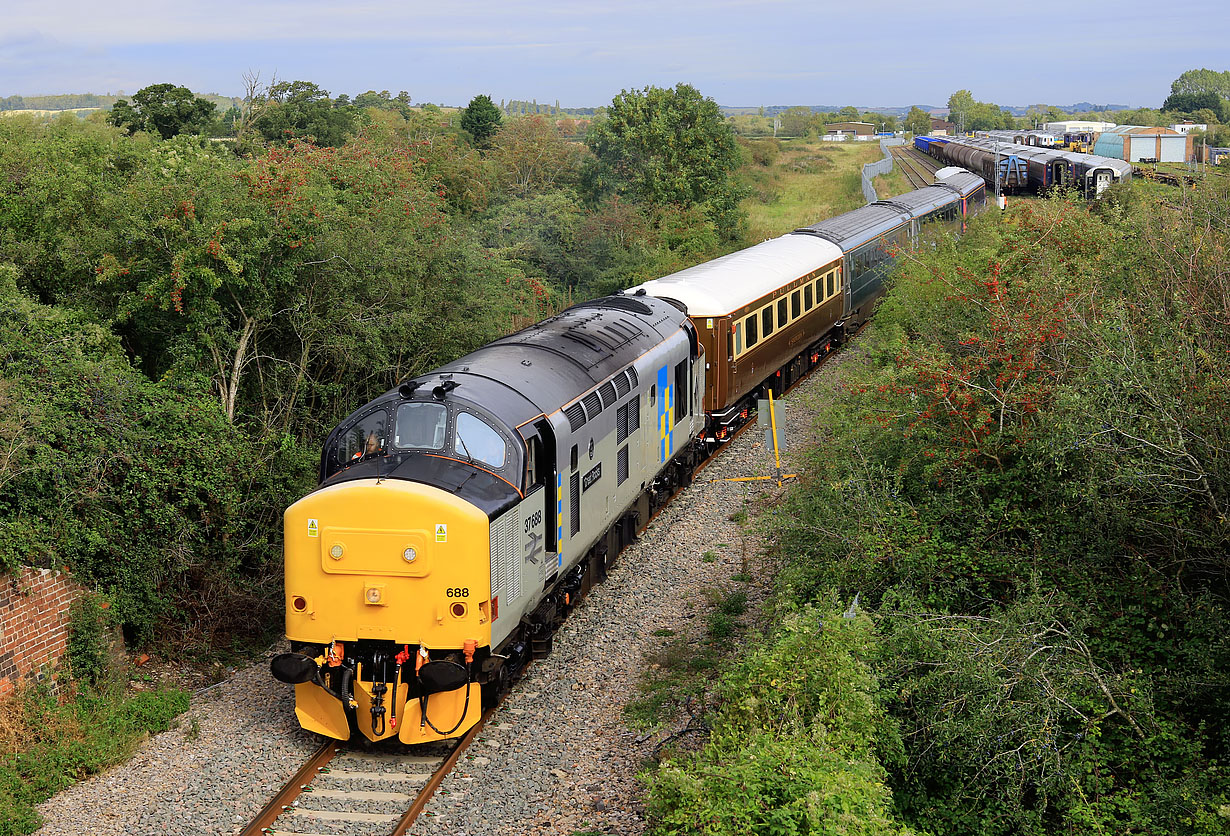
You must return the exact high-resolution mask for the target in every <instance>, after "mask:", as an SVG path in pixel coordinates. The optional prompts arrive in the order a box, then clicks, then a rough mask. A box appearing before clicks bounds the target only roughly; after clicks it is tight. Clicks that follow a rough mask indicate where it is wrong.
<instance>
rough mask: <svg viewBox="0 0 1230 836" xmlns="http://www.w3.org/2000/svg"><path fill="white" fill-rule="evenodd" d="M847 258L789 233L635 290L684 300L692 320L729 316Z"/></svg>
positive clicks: (809, 237)
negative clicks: (793, 282)
mask: <svg viewBox="0 0 1230 836" xmlns="http://www.w3.org/2000/svg"><path fill="white" fill-rule="evenodd" d="M839 258H841V249H840V248H839V247H838V246H837V245H836V244H834V243H832V242H831V241H826V240H824V239H823V238H818V237H816V236H814V235H783V236H782V237H780V238H771V239H769V240H768V241H764V242H763V243H760V244H756V245H755V246H753V247H748V248H747V249H745V250H739V251H738V252H733V253H731V254H730V255H724V256H722V257H721V258H715V259H714V260H713V261H706V262H705V263H704V264H697V265H696V266H695V267H689V268H687V269H686V270H680V271H679V272H678V273H671V274H670V275H669V276H663V277H662V278H660V279H652V280H650V281H647V282H645V283H644V284H639V285H637V286H636V287H631V288H629V289H628V290H626V291H624V292H625V293H635V292H636V291H637V290H639V289H641V288H644V290H645V292H646V293H647V294H649V295H650V296H657V297H659V298H663V299H674V300H676V301H679V302H682V303H683V304H684V305H685V306H687V309H688V315H689V316H725V315H726V314H729V313H731V312H733V311H737V310H738V309H739V308H742V307H743V306H744V305H747V304H750V303H751V302H754V301H756V300H757V299H759V298H760V297H762V296H764V295H765V294H767V293H770V292H772V291H774V290H776V289H777V288H779V287H781V286H783V285H785V284H787V283H789V282H791V281H794V280H795V279H797V278H800V277H801V276H805V275H807V274H808V273H810V272H811V271H812V270H816V269H818V268H820V267H823V266H824V265H826V264H830V263H832V262H834V261H836V260H837V259H839Z"/></svg>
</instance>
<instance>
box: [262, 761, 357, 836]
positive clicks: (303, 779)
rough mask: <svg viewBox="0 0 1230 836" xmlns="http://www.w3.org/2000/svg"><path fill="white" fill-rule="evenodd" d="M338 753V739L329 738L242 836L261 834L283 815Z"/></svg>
mask: <svg viewBox="0 0 1230 836" xmlns="http://www.w3.org/2000/svg"><path fill="white" fill-rule="evenodd" d="M335 754H337V741H336V740H327V741H325V742H324V743H322V744H321V746H320V748H319V749H317V750H316V754H314V755H312V757H311V758H309V759H308V761H307V763H305V764H304V765H303V766H301V767H299V771H298V772H296V773H295V774H294V775H293V776H292V777H291V779H290V780H289V781H287V782H286V786H284V787H282V789H280V790H278V794H277V795H275V796H274V797H273V799H272V800H271V801H270V802H269V803H268V804H266V805H265V807H264V809H263V810H261V811H260V812H259V813H257V815H256V818H254V819H252V823H251V824H249V825H248V826H247V827H245V828H244V829H243V830H242V831H240V836H260V834H262V833H264V832H265V831H266V830H268V829H269V827H270V826H271V825H272V824H273V822H274V819H276V818H277V817H278V816H280V815H282V813H283V812H285V811H286V808H288V807H290V806H291V805H292V804H293V803H294V801H295V799H296V798H298V797H299V795H300V794H301V793H302V792H303V788H304V787H305V786H307V785H308V783H310V782H311V780H312V779H313V778H315V777H316V775H317V773H319V772H320V770H321V768H322V767H323V766H324V765H325V764H327V763H328V762H329V761H331V760H333V756H334V755H335Z"/></svg>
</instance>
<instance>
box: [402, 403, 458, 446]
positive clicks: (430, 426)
mask: <svg viewBox="0 0 1230 836" xmlns="http://www.w3.org/2000/svg"><path fill="white" fill-rule="evenodd" d="M447 429H448V408H447V407H445V406H444V404H439V403H430V402H425V401H412V402H410V403H404V404H402V405H401V406H399V407H397V428H396V432H395V433H394V435H393V446H394V447H397V448H399V449H402V450H443V449H444V439H445V437H446V436H447V432H446V431H447Z"/></svg>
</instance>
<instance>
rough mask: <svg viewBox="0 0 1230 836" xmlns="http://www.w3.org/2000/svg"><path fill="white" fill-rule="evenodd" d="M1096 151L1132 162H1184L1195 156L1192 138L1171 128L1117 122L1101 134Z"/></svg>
mask: <svg viewBox="0 0 1230 836" xmlns="http://www.w3.org/2000/svg"><path fill="white" fill-rule="evenodd" d="M1093 153H1094V154H1096V155H1098V156H1099V157H1112V158H1114V159H1118V160H1126V161H1127V162H1129V163H1141V162H1153V163H1184V162H1187V161H1188V160H1190V159H1191V158H1192V138H1191V137H1190V136H1184V135H1183V134H1181V133H1179V132H1178V131H1172V130H1170V128H1149V127H1144V126H1140V125H1117V126H1115V127H1113V128H1108V129H1106V130H1105V131H1103V132H1102V134H1101V135H1100V136H1098V138H1097V141H1096V142H1094V144H1093Z"/></svg>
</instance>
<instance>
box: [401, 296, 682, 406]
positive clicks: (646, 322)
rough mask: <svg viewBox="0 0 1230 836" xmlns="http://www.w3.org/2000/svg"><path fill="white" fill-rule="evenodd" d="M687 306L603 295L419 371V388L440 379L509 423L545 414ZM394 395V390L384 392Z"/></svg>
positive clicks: (608, 372) (670, 326) (620, 363)
mask: <svg viewBox="0 0 1230 836" xmlns="http://www.w3.org/2000/svg"><path fill="white" fill-rule="evenodd" d="M684 318H685V317H684V314H683V312H682V311H680V310H679V309H678V308H677V307H675V306H674V305H671V304H670V303H668V302H664V301H662V300H660V299H654V298H653V297H649V296H645V297H634V296H607V297H602V298H600V299H594V300H592V301H589V302H582V303H581V304H579V305H574V306H572V307H571V308H569V309H568V310H566V311H563V312H562V313H559V314H556V315H555V316H553V317H551V318H549V319H546V320H543V321H542V322H539V323H537V324H535V325H531V326H530V327H528V328H526V329H524V330H522V331H518V332H517V333H515V334H510V335H509V336H507V337H504V338H502V339H499V340H496V341H495V342H493V343H490V344H489V345H486V346H483V347H482V348H480V349H478V350H476V351H473V352H471V353H470V354H467V355H466V356H464V357H462V358H460V359H458V360H454V361H453V362H451V363H448V364H446V365H444V366H441V367H440V368H438V369H436V370H434V371H431V372H428V373H427V374H424V375H419V376H418V377H416V378H414V380H415V382H417V383H419V384H420V386H421V387H422V388H421V389H420V390H419V391H420V392H430V391H431V389H432V388H434V387H435V386H436V385H438V384H439V383H441V382H442V381H445V380H452V381H453V382H454V383H456V384H457V386H456V388H455V389H454V390H453V392H454V394H453V395H452V396H450V397H456V398H459V399H463V400H469V401H473V402H474V403H476V404H480V405H481V406H483V407H484V408H486V409H487V410H489V411H491V412H492V413H493V414H494V415H496V416H498V417H499V418H500V419H501V420H503V421H505V422H506V423H507V424H508V426H510V427H517V426H520V425H521V424H524V423H525V422H527V421H530V420H532V419H533V418H535V417H536V416H538V415H539V414H545V415H550V414H551V413H553V412H555V411H556V410H558V409H560V408H561V407H563V406H565V405H566V404H568V403H571V402H572V401H574V400H576V399H577V398H578V397H580V396H581V395H583V394H585V393H586V392H588V391H590V390H591V389H593V388H594V387H595V386H597V385H599V384H600V383H602V382H603V381H604V380H606V379H607V378H609V377H610V376H612V375H613V374H615V373H616V372H618V371H620V370H621V369H623V368H625V367H627V366H628V365H630V364H631V363H633V362H634V361H635V360H636V359H637V358H638V357H640V356H641V355H643V354H645V353H647V352H648V351H649V350H650V349H652V348H653V347H654V346H656V345H658V344H659V343H661V342H662V341H663V339H665V338H666V337H667V336H668V335H670V334H673V333H674V332H676V331H678V330H679V327H680V325H681V323H682V322H683V320H684ZM389 395H391V396H392V397H394V398H396V397H398V394H397V390H394V391H392V392H390V393H389Z"/></svg>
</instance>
